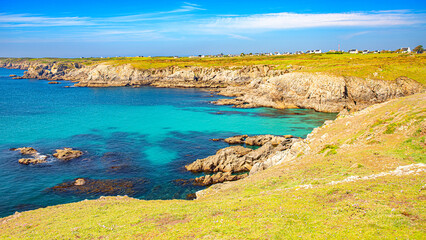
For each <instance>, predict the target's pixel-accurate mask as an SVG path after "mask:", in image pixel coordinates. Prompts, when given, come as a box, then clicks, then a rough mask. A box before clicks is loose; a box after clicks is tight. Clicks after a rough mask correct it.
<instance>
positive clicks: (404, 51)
mask: <svg viewBox="0 0 426 240" xmlns="http://www.w3.org/2000/svg"><path fill="white" fill-rule="evenodd" d="M401 53H411V49H410V48H409V47H408V48H401Z"/></svg>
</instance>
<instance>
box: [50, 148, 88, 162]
mask: <svg viewBox="0 0 426 240" xmlns="http://www.w3.org/2000/svg"><path fill="white" fill-rule="evenodd" d="M81 155H83V152H82V151H80V150H73V149H72V148H64V149H56V153H54V154H53V156H54V157H56V158H57V159H61V160H65V161H68V160H71V159H74V158H78V157H80V156H81Z"/></svg>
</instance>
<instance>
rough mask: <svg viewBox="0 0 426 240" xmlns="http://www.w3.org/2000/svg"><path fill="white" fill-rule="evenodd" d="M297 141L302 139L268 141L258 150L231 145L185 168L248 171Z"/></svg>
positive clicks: (201, 170) (193, 170) (202, 170)
mask: <svg viewBox="0 0 426 240" xmlns="http://www.w3.org/2000/svg"><path fill="white" fill-rule="evenodd" d="M297 141H300V140H299V139H296V138H289V139H284V140H283V141H282V142H281V143H279V144H277V145H274V144H272V142H266V143H265V144H264V145H263V146H262V147H260V148H258V149H256V150H252V149H249V148H244V147H242V146H231V147H227V148H224V149H221V150H219V151H217V152H216V154H215V155H213V156H209V157H207V158H204V159H198V160H196V161H195V162H193V163H191V164H189V165H186V166H185V168H186V169H187V170H188V171H192V172H247V171H250V170H251V169H252V166H253V165H254V164H256V163H258V162H263V161H265V160H266V159H268V158H269V157H270V156H272V154H274V153H275V152H277V151H283V150H285V149H288V148H290V146H291V145H292V144H294V143H295V142H297Z"/></svg>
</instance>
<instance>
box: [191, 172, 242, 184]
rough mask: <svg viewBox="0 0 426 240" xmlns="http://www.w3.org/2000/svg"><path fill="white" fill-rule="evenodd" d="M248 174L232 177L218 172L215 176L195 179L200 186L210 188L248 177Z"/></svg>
mask: <svg viewBox="0 0 426 240" xmlns="http://www.w3.org/2000/svg"><path fill="white" fill-rule="evenodd" d="M247 176H248V174H247V173H245V174H240V175H232V174H231V173H230V172H226V173H222V172H218V173H216V174H213V175H206V176H202V177H198V178H196V179H195V184H196V185H200V186H210V185H213V184H216V183H223V182H227V181H237V180H240V179H243V178H245V177H247Z"/></svg>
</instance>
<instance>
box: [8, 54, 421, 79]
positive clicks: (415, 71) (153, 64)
mask: <svg viewBox="0 0 426 240" xmlns="http://www.w3.org/2000/svg"><path fill="white" fill-rule="evenodd" d="M19 60H20V59H12V61H19ZM26 60H30V61H41V62H45V63H47V62H52V61H64V62H80V63H83V64H86V65H92V64H96V63H101V62H109V63H111V64H114V65H121V64H131V65H132V66H134V67H135V68H138V69H150V68H165V67H170V66H178V67H182V68H184V67H190V66H200V67H225V68H239V67H243V66H252V65H271V66H273V67H274V68H275V69H292V70H294V71H300V72H322V73H327V74H332V75H337V76H355V77H361V78H370V79H383V80H394V79H395V78H397V77H400V76H406V77H409V78H411V79H414V80H416V81H418V82H420V83H422V84H426V54H398V53H381V54H347V53H346V54H303V55H285V56H245V57H223V58H177V59H175V58H172V57H153V58H149V57H143V58H140V57H126V58H124V57H123V58H84V59H56V58H43V59H26Z"/></svg>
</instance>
